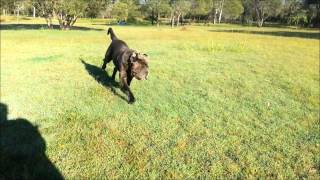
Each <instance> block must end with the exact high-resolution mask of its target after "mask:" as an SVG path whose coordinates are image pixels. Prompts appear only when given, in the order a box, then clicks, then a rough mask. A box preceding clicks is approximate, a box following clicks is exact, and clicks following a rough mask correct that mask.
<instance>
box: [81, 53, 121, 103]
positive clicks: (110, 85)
mask: <svg viewBox="0 0 320 180" xmlns="http://www.w3.org/2000/svg"><path fill="white" fill-rule="evenodd" d="M80 60H81V62H82V64H83V65H84V67H85V69H86V71H87V72H88V74H89V75H90V76H91V77H93V78H94V79H95V80H96V81H97V82H98V83H99V84H101V85H102V86H103V87H105V88H107V89H110V90H111V92H112V93H113V94H114V95H116V96H118V97H120V98H121V99H123V100H125V101H127V99H126V98H125V97H124V96H122V95H121V94H119V93H118V92H117V91H116V89H115V88H120V85H119V83H117V82H115V81H114V80H113V79H112V78H111V77H110V76H109V75H108V72H107V71H105V70H102V69H101V68H100V67H98V66H95V65H92V64H88V63H86V62H85V61H84V60H83V59H80Z"/></svg>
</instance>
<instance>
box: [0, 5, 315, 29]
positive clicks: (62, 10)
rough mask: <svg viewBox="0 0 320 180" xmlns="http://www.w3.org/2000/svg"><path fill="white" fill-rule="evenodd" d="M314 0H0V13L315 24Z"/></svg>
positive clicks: (62, 19)
mask: <svg viewBox="0 0 320 180" xmlns="http://www.w3.org/2000/svg"><path fill="white" fill-rule="evenodd" d="M319 7H320V1H319V0H1V13H2V15H8V14H10V15H16V16H20V15H27V16H34V17H43V18H45V20H46V22H47V24H48V27H49V28H51V27H52V19H53V18H56V19H58V21H59V24H60V27H61V29H69V28H70V27H72V25H73V24H74V23H75V22H76V21H77V18H79V17H86V18H113V19H116V20H117V21H118V22H119V23H127V22H129V23H138V22H139V21H145V20H147V21H150V23H151V24H152V25H154V24H157V25H160V24H163V23H166V24H170V25H171V26H172V27H174V26H179V25H181V24H185V23H205V24H207V23H213V24H217V23H221V22H224V23H242V24H256V25H257V26H258V27H261V26H263V25H264V23H265V21H270V22H277V23H282V24H288V25H296V26H304V27H319V24H320V13H319Z"/></svg>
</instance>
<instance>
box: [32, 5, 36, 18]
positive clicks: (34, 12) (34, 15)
mask: <svg viewBox="0 0 320 180" xmlns="http://www.w3.org/2000/svg"><path fill="white" fill-rule="evenodd" d="M35 17H36V7H34V6H33V18H35Z"/></svg>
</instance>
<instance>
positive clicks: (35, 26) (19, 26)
mask: <svg viewBox="0 0 320 180" xmlns="http://www.w3.org/2000/svg"><path fill="white" fill-rule="evenodd" d="M38 29H49V28H48V26H47V25H46V24H1V25H0V30H38ZM53 29H60V26H59V25H53ZM71 30H80V31H103V29H97V28H88V27H80V26H72V27H71Z"/></svg>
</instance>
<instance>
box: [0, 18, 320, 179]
mask: <svg viewBox="0 0 320 180" xmlns="http://www.w3.org/2000/svg"><path fill="white" fill-rule="evenodd" d="M39 22H40V20H39ZM41 22H43V20H42V21H41ZM26 23H30V22H29V21H28V22H26ZM92 24H94V25H92ZM76 25H77V26H82V27H88V28H92V29H93V28H98V29H107V26H106V25H99V24H97V23H96V22H95V23H91V22H89V21H84V20H82V21H80V22H79V23H78V24H76ZM113 28H114V31H115V32H116V34H117V35H118V37H120V38H121V39H123V40H125V41H126V42H127V43H128V44H129V46H130V47H131V48H133V49H136V50H138V51H141V52H144V53H147V54H148V55H149V56H150V59H151V60H150V77H149V79H148V80H147V81H141V82H140V81H137V80H134V81H133V83H132V85H131V86H132V91H133V93H134V95H135V97H136V99H137V102H136V103H135V104H134V105H129V104H128V103H127V102H126V101H125V100H123V97H125V95H124V94H123V93H122V92H121V90H120V89H119V88H118V87H117V86H115V87H113V86H112V85H116V83H113V82H110V81H109V80H108V78H107V76H106V75H105V74H101V72H100V71H99V67H100V66H101V64H102V59H103V57H104V53H105V50H106V48H107V46H108V45H109V43H110V38H109V37H107V35H106V32H105V31H96V30H87V31H83V30H72V31H59V30H46V29H36V30H32V29H29V30H19V29H17V30H15V31H13V30H1V101H2V102H3V103H5V104H6V105H8V108H9V119H13V118H17V117H22V118H25V119H27V120H28V121H30V122H32V123H33V124H34V125H38V126H39V132H40V134H41V136H42V137H43V139H44V140H45V142H46V146H47V149H46V155H47V157H48V159H49V160H50V161H51V162H52V163H53V164H54V165H55V166H56V167H57V169H59V170H60V171H61V173H62V174H63V176H64V177H66V178H67V179H73V178H88V177H92V178H102V177H104V178H105V177H108V178H111V179H128V178H135V179H146V178H148V179H149V178H150V179H158V178H169V179H186V178H189V179H190V178H191V179H194V178H202V179H212V178H226V179H229V178H241V179H242V178H255V177H262V178H271V179H274V178H279V179H293V178H311V179H319V173H320V167H319V164H320V158H319V157H320V156H319V155H320V150H319V149H320V147H319V146H320V145H319V143H320V142H319V136H320V135H319V130H320V129H319V104H320V101H319V98H320V96H319V90H320V88H319V81H320V79H319V32H317V31H315V30H307V29H289V28H286V29H285V28H260V29H257V28H255V27H242V26H234V25H219V26H188V27H187V29H186V30H182V29H181V28H175V29H171V28H169V27H165V26H162V27H160V28H156V27H135V26H114V27H113ZM81 60H83V61H84V62H85V63H86V64H87V65H86V64H84V63H82V62H81ZM112 69H113V65H111V64H110V65H108V67H107V71H108V74H109V75H110V74H111V73H112ZM88 71H89V72H88ZM90 73H91V75H90ZM98 75H99V77H98ZM95 78H97V79H99V78H100V79H101V78H102V82H101V83H98V82H97V80H95ZM116 81H117V82H118V81H119V79H118V77H117V78H116ZM104 85H105V86H104ZM121 97H122V98H121Z"/></svg>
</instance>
